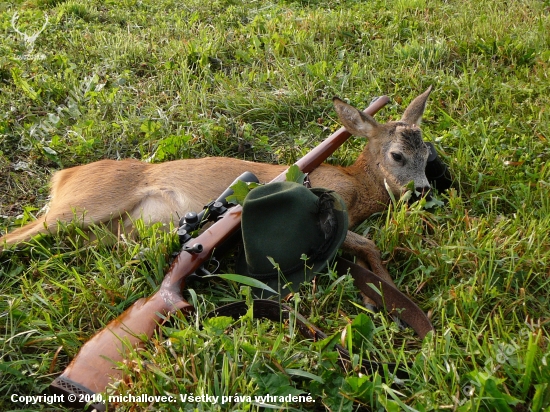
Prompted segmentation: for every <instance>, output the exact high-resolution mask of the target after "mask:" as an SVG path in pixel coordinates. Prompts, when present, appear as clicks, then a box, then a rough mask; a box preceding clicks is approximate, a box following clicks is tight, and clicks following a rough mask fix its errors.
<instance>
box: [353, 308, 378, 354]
mask: <svg viewBox="0 0 550 412" xmlns="http://www.w3.org/2000/svg"><path fill="white" fill-rule="evenodd" d="M351 329H352V332H353V345H354V346H356V347H358V348H360V347H361V345H362V344H363V343H364V342H365V341H368V342H371V341H372V337H373V335H374V323H373V322H372V319H371V318H370V317H368V316H367V315H366V314H364V313H360V314H359V315H357V316H356V317H355V319H354V320H353V322H351Z"/></svg>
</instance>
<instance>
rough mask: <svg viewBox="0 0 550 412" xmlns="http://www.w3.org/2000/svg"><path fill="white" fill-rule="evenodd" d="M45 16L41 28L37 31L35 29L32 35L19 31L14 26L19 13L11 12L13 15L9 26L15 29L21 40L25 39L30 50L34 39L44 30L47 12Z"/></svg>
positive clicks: (46, 22)
mask: <svg viewBox="0 0 550 412" xmlns="http://www.w3.org/2000/svg"><path fill="white" fill-rule="evenodd" d="M45 16H46V21H45V22H44V24H43V25H42V28H41V29H40V30H39V31H37V32H36V33H34V34H33V35H32V36H29V35H28V34H27V33H23V32H21V31H20V30H19V29H18V28H17V27H16V23H17V20H19V13H17V12H15V13H13V16H12V18H11V27H12V28H13V30H15V32H16V33H18V34H20V35H21V36H23V40H24V41H25V43H26V44H27V46H28V47H29V49H30V51H32V50H33V49H34V42H35V41H36V39H37V38H38V36H39V35H40V33H42V32H43V31H44V29H45V28H46V26H47V25H48V22H49V18H48V15H47V14H46V15H45Z"/></svg>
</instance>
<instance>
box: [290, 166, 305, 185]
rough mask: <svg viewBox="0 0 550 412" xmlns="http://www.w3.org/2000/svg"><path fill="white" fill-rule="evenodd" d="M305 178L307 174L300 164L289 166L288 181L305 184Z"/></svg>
mask: <svg viewBox="0 0 550 412" xmlns="http://www.w3.org/2000/svg"><path fill="white" fill-rule="evenodd" d="M305 179H306V174H305V173H303V172H302V171H301V170H300V168H299V167H298V166H296V165H292V166H290V167H289V168H288V171H287V172H286V181H287V182H296V183H299V184H301V185H303V184H304V180H305Z"/></svg>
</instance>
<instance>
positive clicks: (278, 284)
mask: <svg viewBox="0 0 550 412" xmlns="http://www.w3.org/2000/svg"><path fill="white" fill-rule="evenodd" d="M310 190H311V192H312V193H314V194H315V195H317V196H318V197H319V196H320V195H321V194H323V193H327V194H328V195H330V196H331V197H332V198H333V200H334V202H333V211H334V217H335V218H336V222H337V227H336V232H335V233H334V235H333V237H332V241H331V242H330V246H329V247H328V249H327V252H326V253H325V254H324V256H322V257H321V258H319V259H318V260H315V261H309V260H308V261H304V265H303V267H302V268H300V269H299V270H296V271H294V272H291V273H284V274H283V273H279V275H273V276H269V277H261V278H259V277H257V276H255V275H252V274H251V273H250V272H249V270H248V264H247V262H246V257H245V253H244V252H243V251H241V253H240V254H239V257H238V258H237V264H236V269H237V272H238V273H240V274H242V275H245V276H250V277H253V278H255V279H257V280H259V281H261V282H263V283H265V284H266V285H267V286H269V287H270V288H271V289H273V290H275V291H277V292H278V294H280V295H281V296H286V295H288V294H289V293H292V292H297V291H298V289H299V288H300V285H301V284H302V283H303V282H308V281H311V280H312V279H313V277H314V276H315V274H317V273H320V272H322V271H323V270H324V269H325V268H326V267H327V265H328V263H329V262H331V261H332V260H333V259H334V256H335V255H336V253H337V252H338V249H339V248H340V246H341V245H342V243H343V242H344V239H345V238H346V235H347V232H348V214H347V208H346V204H345V203H344V201H343V200H342V198H341V197H340V196H339V195H338V194H337V193H336V192H334V191H331V190H328V189H323V188H312V189H310ZM266 259H267V256H266ZM275 263H277V262H275ZM254 293H255V294H256V295H257V296H258V297H261V298H267V297H270V296H273V292H271V291H269V290H267V289H259V288H254Z"/></svg>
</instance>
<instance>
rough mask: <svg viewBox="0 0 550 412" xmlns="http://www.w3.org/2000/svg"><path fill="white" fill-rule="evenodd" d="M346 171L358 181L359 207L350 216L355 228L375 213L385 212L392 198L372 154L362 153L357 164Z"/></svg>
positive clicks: (356, 196) (356, 195)
mask: <svg viewBox="0 0 550 412" xmlns="http://www.w3.org/2000/svg"><path fill="white" fill-rule="evenodd" d="M346 169H347V173H348V174H349V175H351V176H353V177H354V178H355V180H356V181H357V187H356V194H355V198H356V203H357V207H353V208H352V209H353V213H352V216H350V218H351V219H350V220H351V221H352V222H351V223H352V225H353V226H355V224H358V223H360V222H362V221H363V220H365V219H366V218H367V217H369V216H370V215H372V214H373V213H377V212H381V211H383V210H385V209H386V207H387V205H388V203H389V202H390V196H389V195H388V191H387V190H386V186H385V185H384V177H383V175H382V173H381V171H380V169H379V167H378V165H377V162H376V160H375V159H374V158H373V157H372V156H371V154H370V152H368V151H364V152H363V153H361V154H360V155H359V157H358V158H357V160H356V161H355V163H354V164H352V165H351V166H348V167H347V168H346Z"/></svg>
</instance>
